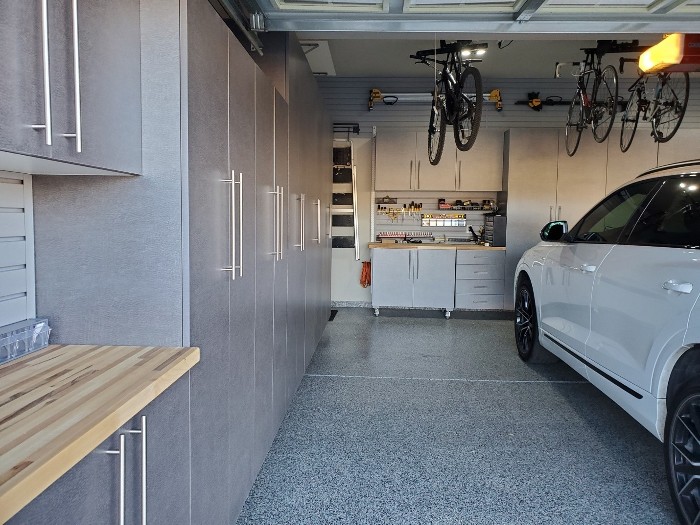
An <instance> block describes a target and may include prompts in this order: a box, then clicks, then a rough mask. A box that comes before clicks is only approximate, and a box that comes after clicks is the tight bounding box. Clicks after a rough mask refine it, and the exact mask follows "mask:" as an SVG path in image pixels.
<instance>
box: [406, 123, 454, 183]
mask: <svg viewBox="0 0 700 525" xmlns="http://www.w3.org/2000/svg"><path fill="white" fill-rule="evenodd" d="M416 137H417V140H418V142H417V144H416V178H415V188H414V189H417V190H436V191H455V186H456V183H457V182H456V181H457V174H456V171H455V170H456V167H455V152H456V151H457V146H455V142H454V139H452V135H448V136H446V137H445V146H444V148H443V150H442V156H441V157H440V162H439V163H438V165H437V166H433V165H432V164H430V160H429V159H428V134H427V133H417V134H416Z"/></svg>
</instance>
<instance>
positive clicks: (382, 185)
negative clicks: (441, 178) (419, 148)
mask: <svg viewBox="0 0 700 525" xmlns="http://www.w3.org/2000/svg"><path fill="white" fill-rule="evenodd" d="M416 172H417V166H416V134H415V133H405V132H396V131H380V132H378V133H377V176H376V180H375V184H374V188H375V189H376V190H377V191H380V190H381V191H384V190H387V191H396V190H415V189H417V188H416V184H417V182H416V179H417V177H416Z"/></svg>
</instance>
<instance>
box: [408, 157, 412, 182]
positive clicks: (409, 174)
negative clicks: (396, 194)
mask: <svg viewBox="0 0 700 525" xmlns="http://www.w3.org/2000/svg"><path fill="white" fill-rule="evenodd" d="M408 166H409V167H408V187H409V189H413V161H411V162H410V163H409V164H408Z"/></svg>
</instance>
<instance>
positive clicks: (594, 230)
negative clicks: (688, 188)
mask: <svg viewBox="0 0 700 525" xmlns="http://www.w3.org/2000/svg"><path fill="white" fill-rule="evenodd" d="M656 184H657V182H656V181H654V180H650V181H644V182H638V183H636V184H630V185H629V186H626V187H625V188H623V189H621V190H618V191H617V192H615V193H613V194H612V195H610V196H609V197H608V198H606V199H605V200H604V201H603V202H601V203H600V204H599V205H598V206H596V207H595V208H593V209H592V210H591V211H590V212H589V213H588V215H586V216H585V217H584V218H583V219H582V220H581V222H579V225H578V226H577V227H576V229H575V231H574V232H573V240H574V241H575V242H595V243H605V244H610V243H615V242H617V240H618V238H619V237H620V234H621V233H622V231H623V230H624V228H625V226H626V225H627V223H628V222H629V220H630V218H631V217H632V216H633V215H634V213H635V212H636V211H637V210H638V209H639V207H640V206H641V205H642V203H643V202H644V201H645V199H646V198H647V196H648V195H649V193H650V192H651V191H652V190H653V189H654V187H655V186H656Z"/></svg>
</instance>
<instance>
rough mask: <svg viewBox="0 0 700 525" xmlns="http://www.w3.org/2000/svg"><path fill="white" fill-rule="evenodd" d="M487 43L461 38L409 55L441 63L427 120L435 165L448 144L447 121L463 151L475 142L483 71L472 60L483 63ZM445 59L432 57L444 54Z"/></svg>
mask: <svg viewBox="0 0 700 525" xmlns="http://www.w3.org/2000/svg"><path fill="white" fill-rule="evenodd" d="M487 47H488V44H472V42H471V40H459V41H457V42H453V43H450V44H448V43H447V42H446V41H445V40H440V47H439V48H437V49H425V50H422V51H416V53H415V54H413V55H410V58H413V59H415V60H418V62H417V63H422V64H426V65H430V64H431V63H432V64H434V65H435V66H437V65H438V64H439V65H441V66H442V71H441V73H440V76H439V77H438V78H437V79H436V81H435V89H434V90H433V104H432V108H431V111H430V121H429V122H428V159H429V161H430V164H432V165H433V166H436V165H437V164H438V163H439V162H440V157H441V156H442V150H443V147H444V146H445V133H446V131H447V124H450V125H452V126H453V129H454V138H455V144H456V145H457V148H458V149H459V150H460V151H468V150H469V149H471V147H472V146H473V145H474V141H476V136H477V134H478V132H479V125H480V123H481V111H482V106H483V103H484V93H483V88H482V83H481V73H479V70H478V69H476V68H475V67H472V66H471V63H472V62H481V59H480V58H475V57H476V56H477V55H479V56H480V55H482V54H483V52H484V51H485V50H486V48H487ZM444 54H446V55H447V57H446V58H445V60H440V59H438V58H430V57H431V56H437V55H444Z"/></svg>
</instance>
